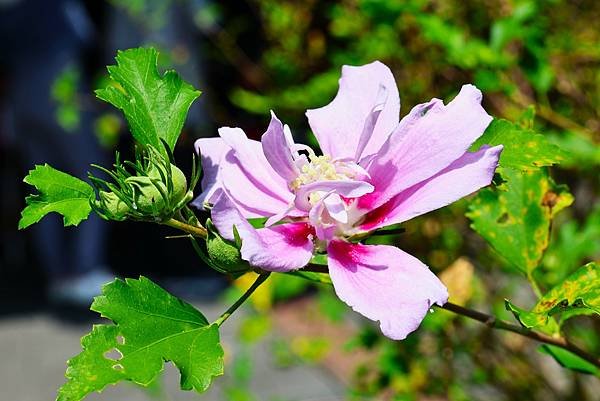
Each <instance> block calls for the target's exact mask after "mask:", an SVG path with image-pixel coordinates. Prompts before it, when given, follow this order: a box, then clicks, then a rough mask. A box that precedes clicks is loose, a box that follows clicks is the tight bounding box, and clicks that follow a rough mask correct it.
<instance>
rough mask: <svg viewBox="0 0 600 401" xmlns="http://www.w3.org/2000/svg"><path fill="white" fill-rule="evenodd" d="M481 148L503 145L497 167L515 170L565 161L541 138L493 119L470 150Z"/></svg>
mask: <svg viewBox="0 0 600 401" xmlns="http://www.w3.org/2000/svg"><path fill="white" fill-rule="evenodd" d="M485 144H487V145H492V146H496V145H504V150H503V151H502V153H501V154H500V162H499V164H500V166H502V167H511V168H514V169H517V170H531V169H533V168H536V167H540V166H551V165H553V164H556V163H560V162H561V161H563V160H564V159H565V157H564V155H563V151H562V150H561V149H560V148H559V147H558V146H556V145H554V144H553V143H551V142H550V141H548V139H546V137H545V136H543V135H541V134H538V133H536V132H535V131H532V130H530V129H526V128H523V127H522V126H519V125H517V124H514V123H511V122H510V121H507V120H503V119H494V120H493V121H492V122H491V124H490V125H489V126H488V128H487V129H486V130H485V132H484V133H483V135H482V136H481V137H480V138H479V139H478V140H477V141H476V142H475V143H474V144H473V146H472V149H479V147H481V145H485Z"/></svg>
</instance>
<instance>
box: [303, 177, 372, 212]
mask: <svg viewBox="0 0 600 401" xmlns="http://www.w3.org/2000/svg"><path fill="white" fill-rule="evenodd" d="M317 191H323V192H332V193H337V194H338V195H341V196H343V197H344V198H357V197H359V196H363V195H364V194H368V193H369V192H371V191H373V186H372V185H371V184H369V183H368V182H364V181H354V180H339V181H334V180H324V181H315V182H311V183H310V184H305V185H302V186H300V187H299V188H298V189H297V190H296V199H295V200H294V203H295V204H296V207H297V208H298V209H300V210H305V211H308V210H310V208H311V206H312V205H311V204H310V202H309V196H310V194H311V193H313V192H317Z"/></svg>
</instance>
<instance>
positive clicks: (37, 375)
mask: <svg viewBox="0 0 600 401" xmlns="http://www.w3.org/2000/svg"><path fill="white" fill-rule="evenodd" d="M199 308H200V310H202V311H203V312H204V313H205V314H206V315H207V317H208V318H209V319H210V318H211V317H213V318H214V317H216V316H218V313H219V311H221V310H223V306H221V305H216V304H204V305H199ZM239 321H240V319H239V316H235V315H234V316H232V317H231V318H230V319H229V320H228V321H227V323H226V324H225V325H224V326H223V331H222V334H221V336H222V342H223V344H224V348H225V350H226V361H230V360H232V358H233V357H234V356H235V354H236V352H237V350H238V349H239V344H237V343H236V341H235V336H234V333H235V332H236V323H238V322H239ZM90 328H91V324H90V323H87V324H65V323H62V322H60V321H57V320H55V319H53V318H52V317H50V316H48V315H46V314H42V313H39V314H33V315H24V316H13V317H1V318H0V401H51V400H54V398H55V396H56V390H57V389H58V387H59V386H60V385H61V384H62V383H63V382H64V380H65V379H64V371H65V367H66V365H65V362H66V360H67V359H68V358H70V357H72V356H74V355H76V354H77V353H79V352H80V344H79V339H80V337H81V336H83V335H84V334H85V333H87V332H88V331H89V330H90ZM276 336H277V334H276V333H274V334H271V335H270V336H269V338H267V339H266V340H265V341H262V342H261V343H259V344H257V345H256V346H255V347H254V348H253V349H252V363H253V373H252V379H251V382H250V388H251V392H252V393H253V395H254V398H252V399H253V400H257V401H341V400H343V399H344V394H345V390H344V388H343V385H342V384H340V383H339V382H338V381H337V380H336V379H335V378H333V377H332V376H331V375H330V374H329V373H328V372H327V371H325V370H323V369H322V368H320V367H318V366H305V365H299V366H292V367H289V368H281V367H278V366H276V365H275V364H274V361H273V355H272V352H271V351H270V342H271V341H273V339H274V338H275V337H276ZM227 368H228V366H227V365H226V368H225V370H226V373H225V376H222V377H220V378H217V379H216V380H215V382H214V383H213V386H211V389H210V390H209V391H208V392H207V393H205V394H202V395H199V394H197V393H193V392H183V391H180V390H179V389H178V383H179V373H178V371H177V369H176V368H175V367H173V366H172V365H170V364H169V365H167V367H166V369H165V375H164V377H163V394H162V395H158V396H157V395H152V394H150V393H149V392H147V391H145V390H142V389H140V388H138V387H136V386H134V385H132V384H130V383H125V384H119V385H117V386H110V387H108V388H107V389H106V390H105V391H104V392H103V393H102V394H96V393H94V394H91V395H90V396H88V397H87V398H86V400H88V401H156V400H165V401H179V400H181V401H184V400H186V401H187V400H219V401H220V400H224V401H237V400H238V399H235V400H234V399H232V398H229V397H226V395H225V388H227V387H231V386H232V385H234V384H233V382H232V380H231V377H230V376H228V374H227ZM244 401H245V400H244Z"/></svg>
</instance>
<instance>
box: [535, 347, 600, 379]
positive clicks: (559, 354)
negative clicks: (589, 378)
mask: <svg viewBox="0 0 600 401" xmlns="http://www.w3.org/2000/svg"><path fill="white" fill-rule="evenodd" d="M538 350H539V351H540V352H543V353H544V354H548V355H550V356H552V357H553V358H554V359H555V360H556V362H558V363H559V364H560V365H561V366H563V367H565V368H567V369H571V370H575V371H577V372H581V373H588V374H592V375H598V374H600V369H598V368H597V367H596V366H594V365H592V364H591V363H590V362H588V361H586V360H585V359H583V358H581V357H580V356H577V355H575V354H574V353H572V352H571V351H567V350H566V349H563V348H559V347H556V346H554V345H548V344H544V345H542V346H540V347H539V348H538Z"/></svg>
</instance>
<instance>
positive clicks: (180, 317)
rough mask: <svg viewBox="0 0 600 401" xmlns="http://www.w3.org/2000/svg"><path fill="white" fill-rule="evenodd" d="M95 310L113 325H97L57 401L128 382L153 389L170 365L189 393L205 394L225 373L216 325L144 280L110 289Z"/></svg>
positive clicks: (72, 362) (72, 399)
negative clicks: (177, 373)
mask: <svg viewBox="0 0 600 401" xmlns="http://www.w3.org/2000/svg"><path fill="white" fill-rule="evenodd" d="M91 309H92V310H94V311H96V312H99V313H100V314H101V315H102V316H103V317H106V318H108V319H111V320H112V321H113V322H114V325H96V326H94V328H93V330H92V332H91V333H90V334H88V335H86V336H85V337H83V339H82V341H81V344H82V348H83V351H82V352H81V353H80V354H79V355H77V356H76V357H74V358H73V359H71V360H69V361H68V368H67V372H66V377H67V379H68V380H67V382H66V383H65V384H64V385H63V386H62V387H61V388H60V390H59V391H58V397H57V400H58V401H78V400H81V399H83V398H84V397H85V396H87V395H88V394H89V393H91V392H93V391H101V390H102V389H104V388H105V387H106V386H107V385H109V384H115V383H117V382H120V381H123V380H128V381H132V382H135V383H137V384H139V385H142V386H148V385H150V384H151V383H152V382H153V381H154V380H155V379H156V377H157V376H158V375H159V374H160V372H161V371H162V370H163V365H164V362H166V361H171V362H173V363H174V364H175V366H177V368H178V369H179V370H180V372H181V382H180V384H181V388H182V389H184V390H192V389H193V390H196V391H198V392H202V391H204V390H206V389H207V388H208V386H209V385H210V383H211V380H212V378H213V377H214V376H218V375H221V374H222V373H223V349H222V348H221V345H220V343H219V331H218V327H217V325H215V324H209V323H208V321H207V320H206V318H205V317H204V316H203V315H202V314H201V313H200V312H199V311H198V310H196V309H195V308H194V307H193V306H191V305H189V304H187V303H185V302H183V301H181V300H179V299H178V298H176V297H174V296H172V295H170V294H169V293H167V292H166V291H165V290H163V289H162V288H160V287H159V286H158V285H156V284H154V283H153V282H152V281H150V280H148V279H147V278H145V277H140V279H139V280H134V279H126V280H125V281H123V280H119V279H117V280H115V281H113V282H112V283H109V284H107V285H105V286H104V288H103V295H102V296H100V297H97V298H96V299H95V300H94V303H93V304H92V307H91ZM115 354H116V355H115Z"/></svg>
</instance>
